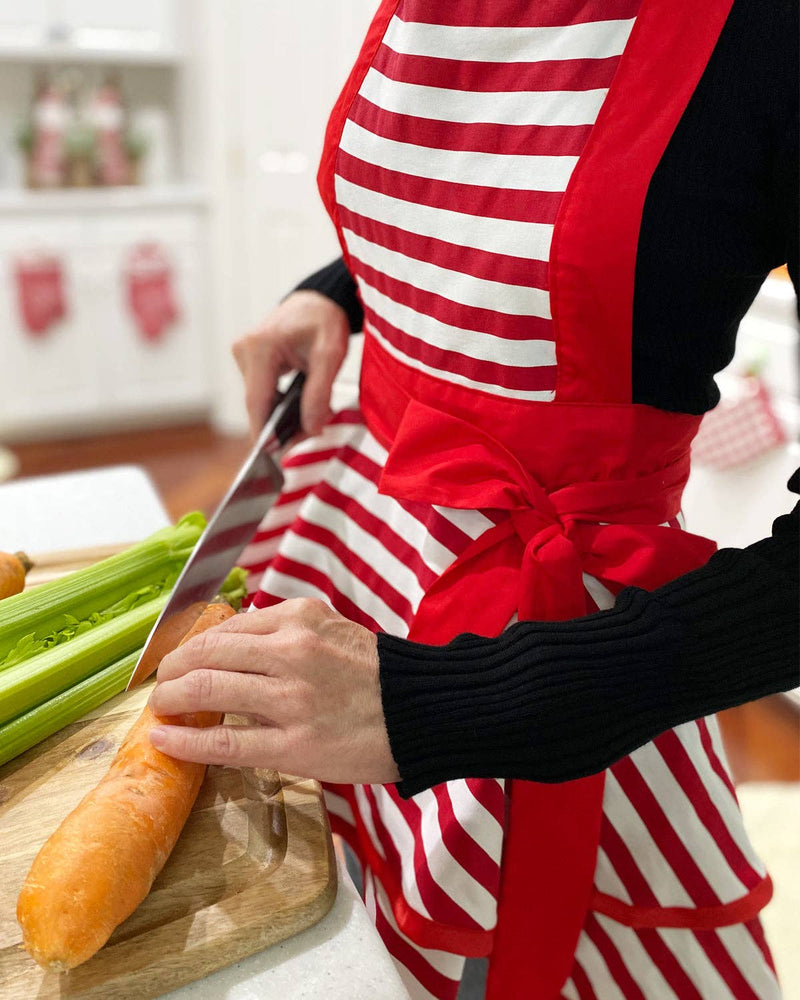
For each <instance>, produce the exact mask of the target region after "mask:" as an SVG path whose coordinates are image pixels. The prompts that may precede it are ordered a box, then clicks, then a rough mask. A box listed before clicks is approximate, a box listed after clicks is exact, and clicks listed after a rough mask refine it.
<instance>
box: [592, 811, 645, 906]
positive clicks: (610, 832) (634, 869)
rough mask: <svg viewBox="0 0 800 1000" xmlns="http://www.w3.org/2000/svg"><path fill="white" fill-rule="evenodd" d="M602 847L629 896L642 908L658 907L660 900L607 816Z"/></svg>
mask: <svg viewBox="0 0 800 1000" xmlns="http://www.w3.org/2000/svg"><path fill="white" fill-rule="evenodd" d="M600 846H601V847H602V849H603V850H604V851H605V853H606V855H607V856H608V860H609V861H610V862H611V865H612V867H613V869H614V871H615V872H616V873H617V875H618V876H619V879H620V881H621V882H622V884H623V886H624V887H625V891H626V892H627V893H628V896H630V898H631V899H633V900H636V902H637V903H639V904H640V905H641V906H648V907H656V906H658V900H657V899H656V897H655V894H654V893H653V891H652V889H651V888H650V885H649V883H648V881H647V879H646V878H645V877H644V875H643V874H642V873H641V871H640V869H639V866H638V865H637V864H636V862H635V861H634V858H633V855H632V854H631V852H630V851H629V850H628V845H627V844H626V843H625V841H624V840H623V839H622V837H621V836H620V834H619V832H618V831H617V829H616V827H615V826H614V824H613V823H612V822H611V821H610V820H609V818H608V815H607V814H604V815H603V825H602V831H601V834H600Z"/></svg>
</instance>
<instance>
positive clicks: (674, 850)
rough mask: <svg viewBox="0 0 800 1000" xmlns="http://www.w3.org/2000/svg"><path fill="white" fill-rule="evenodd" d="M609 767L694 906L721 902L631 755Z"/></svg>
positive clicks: (718, 904) (712, 904)
mask: <svg viewBox="0 0 800 1000" xmlns="http://www.w3.org/2000/svg"><path fill="white" fill-rule="evenodd" d="M612 771H613V773H614V776H615V777H616V778H617V780H618V781H619V783H620V785H621V786H622V788H623V790H624V792H625V794H626V795H627V796H628V798H629V799H630V801H631V804H632V805H633V808H634V809H635V810H636V811H637V812H638V814H639V816H640V817H641V819H642V821H643V822H644V824H645V826H646V827H647V829H648V831H649V832H650V836H651V837H652V838H653V841H654V842H655V844H656V846H657V847H658V849H659V850H660V851H661V853H662V854H663V856H664V859H665V860H666V861H667V863H668V864H669V865H670V867H671V868H672V869H673V871H674V872H675V874H676V876H677V877H678V881H679V882H680V883H681V885H682V886H683V888H684V889H685V890H686V892H687V893H688V895H689V896H690V897H691V899H692V902H693V903H694V904H695V905H696V906H720V905H721V900H720V898H719V896H717V894H716V892H714V890H713V888H712V887H711V885H710V884H709V882H708V880H707V879H706V877H705V875H704V874H703V872H702V870H701V869H700V867H699V865H698V864H697V862H696V861H695V860H694V858H693V857H692V855H691V853H690V851H689V849H688V848H687V847H686V845H685V844H684V843H683V841H682V840H681V839H680V837H679V836H678V834H677V833H676V831H675V828H674V827H673V826H672V824H671V823H670V821H669V817H668V816H667V814H666V813H665V812H664V810H663V809H662V808H661V805H660V804H659V802H658V800H657V799H656V796H655V794H654V792H653V790H652V788H650V787H649V785H648V784H647V782H646V781H645V780H644V778H643V777H642V775H641V773H640V772H639V770H638V768H637V767H636V765H635V764H634V763H633V761H632V760H631V758H630V757H624V758H623V759H622V760H621V761H619V762H618V763H617V764H615V765H614V767H613V768H612Z"/></svg>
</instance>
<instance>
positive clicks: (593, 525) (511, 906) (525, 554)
mask: <svg viewBox="0 0 800 1000" xmlns="http://www.w3.org/2000/svg"><path fill="white" fill-rule="evenodd" d="M534 430H535V429H534ZM554 446H556V447H557V443H556V444H554V443H553V442H549V443H548V447H554ZM654 457H656V456H653V455H650V456H643V457H642V462H643V464H644V462H645V461H648V460H649V461H650V463H651V464H650V467H651V468H652V466H653V464H656V463H654V462H653V459H654ZM688 471H689V456H688V452H687V453H685V454H683V455H682V456H681V457H680V458H679V459H678V460H677V461H675V462H673V463H672V464H670V465H668V466H667V467H666V468H662V469H658V470H657V471H656V472H651V473H648V474H645V475H641V476H638V477H637V476H635V475H633V476H631V478H626V479H616V480H602V479H598V480H597V481H594V480H593V481H587V482H580V483H571V484H569V485H567V486H564V487H561V488H557V489H554V490H549V491H548V490H547V489H546V488H545V487H544V486H543V485H542V484H540V483H538V482H536V480H535V479H534V478H533V477H532V476H531V475H530V473H529V472H528V471H527V470H526V469H525V468H524V467H523V466H522V465H521V464H520V462H519V461H518V460H517V459H516V458H515V456H514V455H513V454H512V453H511V452H510V451H509V450H508V449H507V448H505V447H504V445H503V444H502V443H500V442H498V441H497V440H495V439H494V438H492V437H491V436H490V435H488V434H486V433H485V432H484V431H483V430H481V428H479V427H477V426H475V425H473V424H471V423H468V422H467V421H465V420H462V419H460V418H459V417H455V416H453V415H451V414H448V413H446V412H442V411H439V410H436V409H434V408H433V407H430V406H428V405H426V404H423V403H420V402H418V401H417V400H410V401H409V403H408V406H407V407H406V409H405V412H404V414H403V417H402V419H401V421H400V424H399V426H398V428H397V433H396V436H395V439H394V442H393V444H392V447H391V448H390V451H389V455H388V458H387V461H386V464H385V467H384V470H383V474H382V476H381V480H380V484H379V490H380V492H381V493H385V494H389V495H391V496H393V497H396V498H398V499H403V500H412V501H413V500H417V501H422V502H425V503H433V504H440V505H442V506H445V507H455V508H460V509H468V510H482V511H484V512H486V511H491V512H493V517H496V520H497V523H496V524H495V525H494V526H493V527H491V528H489V529H488V530H486V531H485V532H484V533H483V534H481V535H480V536H479V537H478V538H476V539H475V540H474V541H473V542H472V543H471V544H470V545H468V546H467V548H466V550H465V551H463V552H462V553H461V555H460V556H459V557H458V558H457V559H456V560H455V561H454V562H453V563H452V564H451V565H450V567H449V568H448V569H447V570H446V571H445V572H444V573H443V574H442V576H441V577H439V579H438V580H437V581H436V582H435V583H434V584H433V586H432V587H431V588H430V590H429V591H428V592H427V593H426V595H425V597H424V598H423V600H422V602H421V604H420V607H419V609H418V611H417V613H416V615H415V618H414V622H413V624H412V627H411V631H410V633H409V638H410V639H413V640H416V641H419V642H426V643H434V644H443V643H447V642H449V641H450V640H451V639H452V638H453V637H454V636H456V635H457V634H459V633H460V632H465V631H469V632H473V633H478V634H481V635H486V636H491V635H497V634H499V633H500V632H501V631H502V630H503V629H504V628H505V627H506V625H507V624H508V622H509V620H510V619H511V617H512V615H513V614H514V613H515V612H516V613H517V614H518V615H519V618H520V619H521V620H525V619H539V620H545V619H546V620H566V619H569V618H573V617H580V616H582V615H585V614H586V598H585V591H584V585H583V574H585V573H586V574H590V575H592V576H594V577H596V578H598V579H599V580H600V581H601V582H603V583H604V584H605V585H606V586H608V587H609V588H610V589H611V590H612V591H613V592H617V591H618V590H619V589H621V588H622V587H624V586H628V585H636V586H640V587H644V588H645V589H653V588H655V587H658V586H660V585H662V584H663V583H666V582H667V581H668V580H671V579H673V578H674V577H676V576H678V575H680V574H682V573H685V572H688V571H689V570H691V569H694V568H696V567H697V566H699V565H702V564H703V563H704V562H705V561H706V560H707V559H708V558H709V557H710V556H711V554H712V553H713V551H714V548H715V546H714V543H713V542H711V541H709V540H708V539H705V538H700V537H699V536H696V535H691V534H689V533H688V532H684V531H676V530H674V529H673V528H670V527H667V526H666V525H665V522H666V521H668V520H669V519H670V518H673V517H675V516H676V514H677V513H678V510H679V503H680V496H681V493H682V490H683V486H684V484H685V482H686V479H687V477H688ZM509 787H510V793H508V794H509V800H508V806H507V810H508V815H507V825H506V836H505V841H504V849H503V864H502V875H501V886H500V897H499V900H498V920H497V926H496V928H495V932H494V937H493V942H492V947H491V954H492V962H491V964H490V973H489V984H488V993H487V996H488V997H496V998H498V1000H500V998H503V1000H504V998H506V997H508V996H512V995H513V986H514V984H515V983H516V984H518V983H519V982H520V981H523V982H525V983H526V985H527V987H528V991H529V995H531V996H535V997H537V998H541V1000H549V998H552V997H556V996H558V994H559V991H560V988H561V986H562V985H563V983H564V981H565V980H566V979H567V977H568V976H569V973H570V970H571V967H572V962H573V957H574V952H575V947H576V944H577V941H578V937H579V934H580V931H581V928H582V926H583V924H584V921H585V918H586V914H587V912H588V910H589V909H590V906H591V905H592V903H593V893H594V872H595V867H596V854H597V846H598V842H599V838H600V824H601V819H602V803H603V788H604V774H599V775H592V776H590V777H588V778H583V779H580V780H577V781H571V782H565V783H562V784H555V785H546V784H539V783H535V782H529V781H521V780H514V781H511V782H508V783H507V790H508V788H509ZM762 905H763V903H762ZM398 909H399V912H397V914H396V915H397V917H398V920H399V922H400V924H401V929H403V930H404V931H405V932H406V933H409V934H410V936H411V937H412V938H413V939H414V940H415V941H417V943H418V944H420V945H421V946H423V947H429V948H437V947H439V948H442V947H443V948H445V949H447V950H452V951H457V950H458V939H459V929H458V928H455V927H451V926H447V925H442V924H439V923H437V922H436V921H435V920H433V921H428V920H425V919H424V918H421V917H420V916H419V915H410V914H409V913H408V910H407V908H405V907H402V906H401V907H399V908H398ZM658 912H659V911H658V908H654V909H653V912H652V913H650V914H649V916H648V918H647V919H648V920H651V921H652V922H653V923H654V924H657V922H658V919H659V915H658ZM664 915H665V917H666V918H667V919H669V916H668V913H667V911H665V914H664ZM404 916H405V918H406V919H403V917H404ZM638 916H639V917H641V915H638ZM668 925H669V924H668ZM463 937H464V942H463V944H464V950H462V951H461V953H462V954H473V955H474V954H479V953H485V950H484V951H483V952H479V951H476V950H475V944H476V942H475V940H474V931H473V932H472V933H471V934H470V933H469V932H466V930H465V932H464V934H463ZM510 990H511V992H509V991H510Z"/></svg>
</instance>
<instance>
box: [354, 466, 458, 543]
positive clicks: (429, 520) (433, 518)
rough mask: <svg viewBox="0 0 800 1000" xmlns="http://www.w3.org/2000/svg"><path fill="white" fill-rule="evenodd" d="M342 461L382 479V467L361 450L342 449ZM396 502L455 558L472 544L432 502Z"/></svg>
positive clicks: (363, 473)
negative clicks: (432, 505)
mask: <svg viewBox="0 0 800 1000" xmlns="http://www.w3.org/2000/svg"><path fill="white" fill-rule="evenodd" d="M342 461H343V462H346V463H347V464H348V465H349V466H350V468H351V469H355V470H356V472H360V473H361V475H362V476H366V477H367V478H369V479H372V481H373V482H375V483H377V482H378V481H379V480H380V476H381V472H382V471H383V470H382V468H381V467H380V466H378V465H376V464H375V463H374V462H373V461H372V459H370V458H368V457H367V456H366V455H363V454H361V452H357V451H355V449H352V448H350V447H347V448H345V449H344V450H343V451H342ZM395 503H397V504H398V505H399V506H400V507H401V508H402V509H403V510H404V511H405V512H406V514H408V515H409V516H410V517H413V518H414V519H415V520H416V521H418V522H419V523H420V524H421V525H422V526H423V528H424V529H425V531H426V532H427V534H429V535H430V536H431V537H432V538H433V539H435V540H436V541H437V542H438V543H439V544H440V545H442V546H444V548H446V549H447V550H448V551H449V552H451V553H452V554H453V558H455V557H456V556H457V555H458V554H459V552H461V551H462V550H463V549H465V548H466V547H467V546H468V545H469V544H471V542H472V538H471V537H470V536H469V535H468V534H467V533H466V532H465V531H462V530H461V528H459V527H458V526H457V525H455V524H453V522H452V521H450V520H449V519H448V518H446V517H444V516H443V515H442V514H440V513H439V512H438V511H437V510H436V509H435V508H433V507H431V505H430V504H426V503H421V502H418V501H413V500H397V499H396V500H395Z"/></svg>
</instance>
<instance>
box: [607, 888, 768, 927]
mask: <svg viewBox="0 0 800 1000" xmlns="http://www.w3.org/2000/svg"><path fill="white" fill-rule="evenodd" d="M772 891H773V886H772V879H771V878H770V877H769V875H765V876H764V878H763V879H761V881H760V882H759V883H758V885H756V886H755V887H754V888H753V889H751V890H750V892H748V893H747V894H746V895H745V896H741V897H740V898H739V899H734V900H733V901H732V902H730V903H722V904H721V905H720V906H632V905H631V904H630V903H623V901H622V900H621V899H615V898H614V896H609V895H607V894H606V893H604V892H594V893H593V895H592V898H591V901H590V904H589V906H590V909H591V910H593V911H594V912H596V913H602V914H603V916H604V917H610V918H611V919H612V920H616V922H617V923H618V924H624V925H625V926H626V927H679V928H682V929H683V930H692V931H711V930H715V929H716V928H718V927H730V926H731V925H732V924H746V923H747V922H748V921H750V920H753V919H754V918H755V917H756V916H758V914H759V913H760V911H761V910H763V909H764V907H765V906H766V905H767V903H768V902H769V901H770V900H771V899H772Z"/></svg>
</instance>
